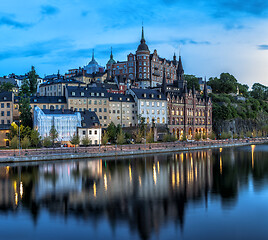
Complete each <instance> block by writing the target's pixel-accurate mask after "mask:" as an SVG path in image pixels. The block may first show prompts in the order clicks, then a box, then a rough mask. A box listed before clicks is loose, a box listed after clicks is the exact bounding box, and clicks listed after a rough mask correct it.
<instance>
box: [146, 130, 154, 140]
mask: <svg viewBox="0 0 268 240" xmlns="http://www.w3.org/2000/svg"><path fill="white" fill-rule="evenodd" d="M146 142H147V143H153V142H154V133H153V131H152V130H150V131H149V132H148V133H147V136H146Z"/></svg>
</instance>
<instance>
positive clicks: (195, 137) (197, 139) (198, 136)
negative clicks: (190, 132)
mask: <svg viewBox="0 0 268 240" xmlns="http://www.w3.org/2000/svg"><path fill="white" fill-rule="evenodd" d="M194 139H195V140H196V141H199V140H200V139H201V133H196V134H195V135H194Z"/></svg>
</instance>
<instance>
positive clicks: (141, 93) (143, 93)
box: [131, 88, 167, 100]
mask: <svg viewBox="0 0 268 240" xmlns="http://www.w3.org/2000/svg"><path fill="white" fill-rule="evenodd" d="M131 90H132V91H133V92H134V93H135V95H136V96H137V98H138V99H160V100H167V97H166V96H165V95H164V94H163V93H161V92H159V91H158V90H155V89H143V88H131ZM159 95H161V98H159Z"/></svg>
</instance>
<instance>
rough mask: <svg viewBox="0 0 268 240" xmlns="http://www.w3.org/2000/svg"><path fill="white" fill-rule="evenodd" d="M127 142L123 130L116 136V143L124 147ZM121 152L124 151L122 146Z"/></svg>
mask: <svg viewBox="0 0 268 240" xmlns="http://www.w3.org/2000/svg"><path fill="white" fill-rule="evenodd" d="M125 141H126V139H125V133H124V132H123V130H122V129H121V130H120V132H119V133H118V134H117V136H116V143H117V144H118V145H122V144H124V143H125ZM121 150H122V146H121Z"/></svg>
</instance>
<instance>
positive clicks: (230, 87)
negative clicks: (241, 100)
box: [208, 73, 237, 93]
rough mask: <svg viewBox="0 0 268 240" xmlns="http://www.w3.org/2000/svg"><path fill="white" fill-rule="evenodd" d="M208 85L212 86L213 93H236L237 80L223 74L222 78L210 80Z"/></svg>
mask: <svg viewBox="0 0 268 240" xmlns="http://www.w3.org/2000/svg"><path fill="white" fill-rule="evenodd" d="M208 85H209V86H211V88H212V92H213V93H236V91H237V80H236V78H235V77H234V76H233V75H231V74H229V73H222V74H221V75H220V78H217V77H215V78H210V79H209V81H208Z"/></svg>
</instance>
